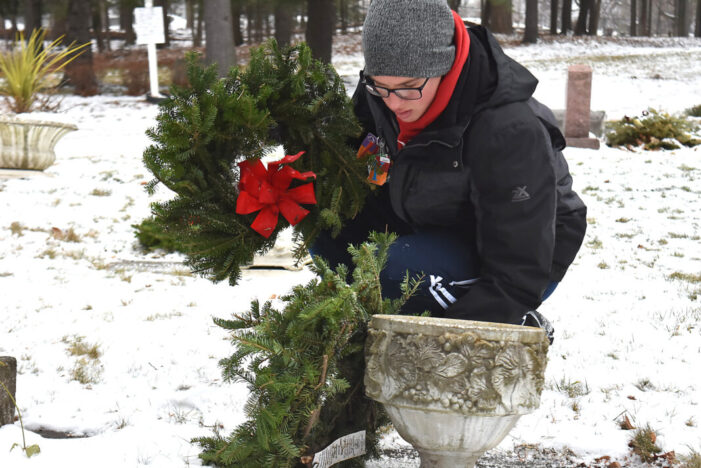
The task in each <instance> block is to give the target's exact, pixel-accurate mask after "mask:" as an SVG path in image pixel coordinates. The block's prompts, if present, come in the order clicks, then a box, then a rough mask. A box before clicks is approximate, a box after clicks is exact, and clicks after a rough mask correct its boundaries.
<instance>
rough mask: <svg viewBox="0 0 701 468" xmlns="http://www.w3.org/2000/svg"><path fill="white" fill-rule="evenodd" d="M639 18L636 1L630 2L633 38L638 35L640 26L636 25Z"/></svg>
mask: <svg viewBox="0 0 701 468" xmlns="http://www.w3.org/2000/svg"><path fill="white" fill-rule="evenodd" d="M637 17H638V12H637V3H636V0H630V35H631V36H637V35H638V25H637V24H636V20H637Z"/></svg>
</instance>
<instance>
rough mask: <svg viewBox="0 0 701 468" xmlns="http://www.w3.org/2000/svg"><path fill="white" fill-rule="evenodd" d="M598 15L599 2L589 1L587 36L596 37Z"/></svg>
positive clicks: (598, 0) (595, 0)
mask: <svg viewBox="0 0 701 468" xmlns="http://www.w3.org/2000/svg"><path fill="white" fill-rule="evenodd" d="M648 1H650V0H648ZM600 13H601V0H591V11H590V12H589V29H587V34H589V35H590V36H596V35H597V34H598V31H599V16H600Z"/></svg>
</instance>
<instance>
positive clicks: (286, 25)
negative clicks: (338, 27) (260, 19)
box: [274, 0, 343, 46]
mask: <svg viewBox="0 0 701 468" xmlns="http://www.w3.org/2000/svg"><path fill="white" fill-rule="evenodd" d="M342 1H343V0H342ZM298 3H299V2H298V1H297V0H275V6H274V14H275V40H276V41H277V43H278V44H280V46H286V45H289V44H290V42H291V40H292V30H293V28H294V18H293V15H294V11H295V7H296V6H297V4H298Z"/></svg>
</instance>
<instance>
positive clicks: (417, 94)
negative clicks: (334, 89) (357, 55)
mask: <svg viewBox="0 0 701 468" xmlns="http://www.w3.org/2000/svg"><path fill="white" fill-rule="evenodd" d="M429 79H430V78H426V81H424V84H422V85H421V86H419V87H418V88H395V89H389V88H385V87H383V86H377V85H376V84H375V82H374V81H372V79H370V78H368V77H367V76H364V77H363V82H364V83H365V89H367V90H368V93H370V94H372V95H373V96H378V97H381V98H388V97H389V95H390V94H391V93H394V94H396V95H397V97H398V98H399V99H406V100H407V101H416V100H417V99H421V96H423V94H422V91H423V89H424V87H425V86H426V83H428V80H429Z"/></svg>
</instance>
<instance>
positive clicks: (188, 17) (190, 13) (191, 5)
mask: <svg viewBox="0 0 701 468" xmlns="http://www.w3.org/2000/svg"><path fill="white" fill-rule="evenodd" d="M185 27H186V28H187V29H189V30H190V31H192V30H194V29H195V0H185Z"/></svg>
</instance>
